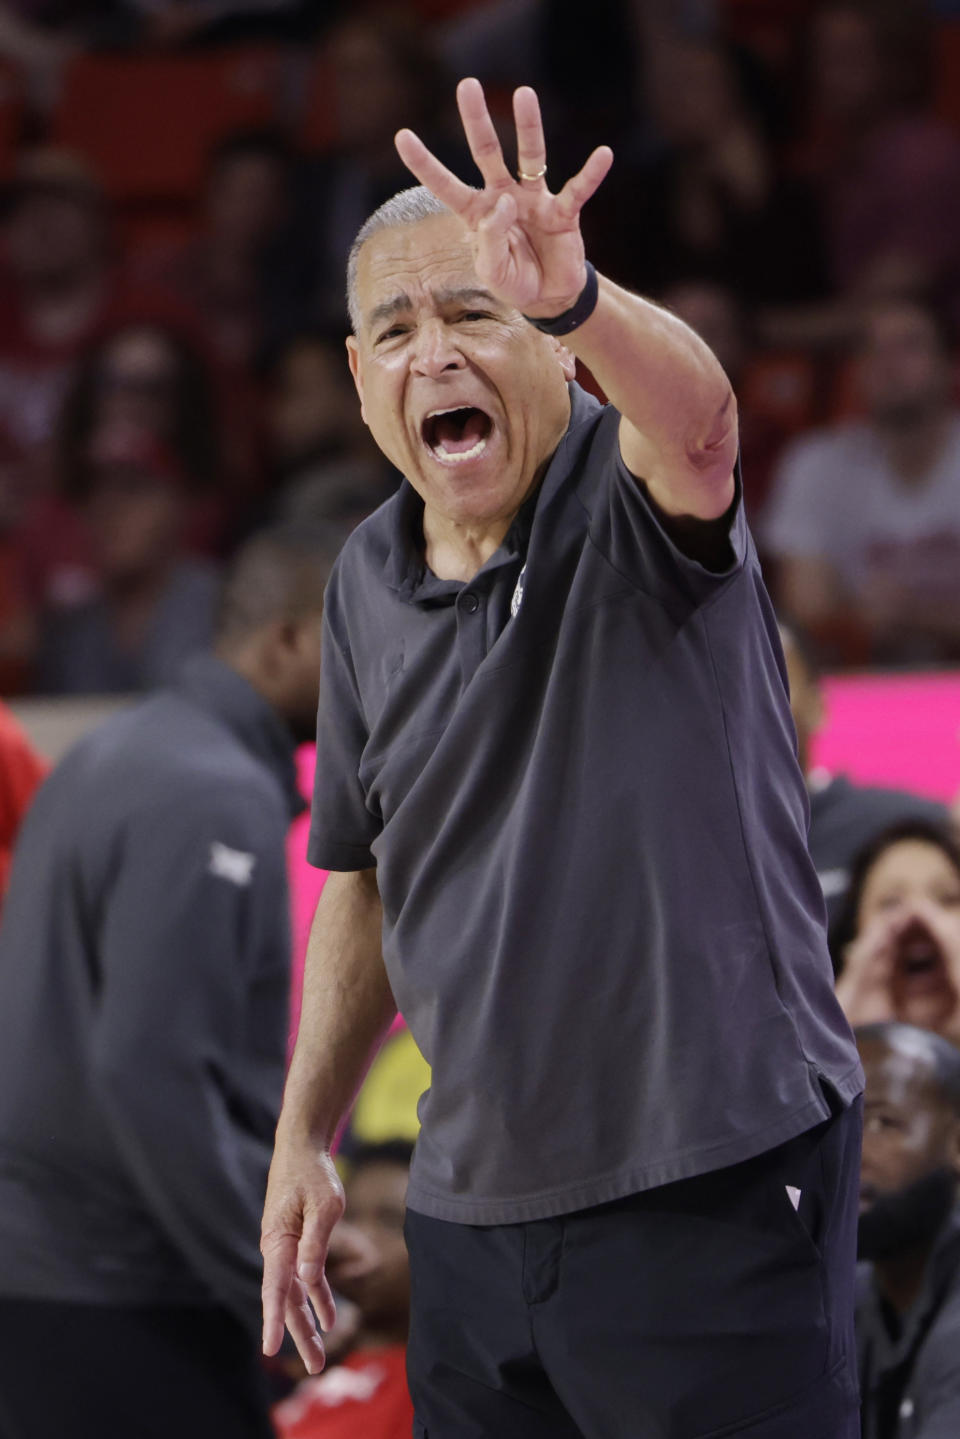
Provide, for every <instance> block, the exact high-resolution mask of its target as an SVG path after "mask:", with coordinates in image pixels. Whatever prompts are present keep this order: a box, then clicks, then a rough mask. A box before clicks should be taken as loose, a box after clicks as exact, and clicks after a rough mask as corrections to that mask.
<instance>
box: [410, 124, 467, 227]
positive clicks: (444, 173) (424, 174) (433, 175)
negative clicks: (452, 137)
mask: <svg viewBox="0 0 960 1439" xmlns="http://www.w3.org/2000/svg"><path fill="white" fill-rule="evenodd" d="M393 143H394V145H395V146H396V147H397V154H398V155H399V156H400V159H401V160H402V161H403V163H404V164H405V165H406V167H407V169H408V170H409V171H410V173H411V174H412V175H414V176H416V178H417V179H418V180H419V181H420V184H421V185H425V186H426V187H427V189H428V190H430V191H432V193H433V194H434V195H436V197H437V199H438V200H440V201H441V202H442V203H443V204H444V205H446V206H447V208H448V209H450V210H452V211H453V213H454V214H455V215H464V216H465V215H466V212H467V211H468V210H469V209H470V206H471V203H472V202H473V201H474V200H476V198H477V191H476V190H474V189H472V188H471V187H470V186H469V185H465V184H464V182H463V181H462V180H458V179H457V177H456V175H454V173H453V171H452V170H448V169H447V167H446V165H444V164H441V162H440V161H439V160H438V159H437V157H436V155H434V154H433V152H432V151H431V150H428V149H427V147H426V145H425V144H424V143H423V141H422V140H421V139H420V136H419V135H415V134H414V132H413V131H412V130H398V131H397V133H396V135H395V136H394V141H393Z"/></svg>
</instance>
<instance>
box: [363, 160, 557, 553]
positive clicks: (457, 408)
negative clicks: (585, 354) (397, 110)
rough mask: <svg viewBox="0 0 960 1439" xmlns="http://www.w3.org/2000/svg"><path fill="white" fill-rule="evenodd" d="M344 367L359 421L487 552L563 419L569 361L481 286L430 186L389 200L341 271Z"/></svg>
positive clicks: (441, 522)
mask: <svg viewBox="0 0 960 1439" xmlns="http://www.w3.org/2000/svg"><path fill="white" fill-rule="evenodd" d="M348 303H349V308H350V316H351V324H352V326H353V334H352V335H351V336H350V337H349V339H348V340H347V348H348V352H349V359H350V368H351V371H352V373H353V377H354V381H355V383H356V386H357V391H358V393H359V395H360V401H361V406H362V411H363V418H364V420H365V421H366V423H367V425H368V426H369V428H370V431H371V433H372V435H373V437H374V439H375V440H376V442H377V444H378V445H379V446H380V448H381V450H382V451H383V452H384V454H385V455H386V456H387V457H388V459H389V460H391V461H392V463H393V464H394V465H395V466H396V467H397V469H398V470H400V471H401V473H402V474H403V475H405V476H406V478H407V479H408V480H409V482H410V484H411V485H412V486H413V488H414V489H415V490H416V491H417V493H418V494H419V495H420V496H421V498H422V499H423V501H424V506H425V516H424V529H425V534H426V537H427V540H428V543H429V541H430V537H431V530H432V532H433V533H434V534H436V533H438V531H442V530H443V529H445V528H448V527H454V528H456V529H458V530H465V531H467V532H470V533H474V534H477V535H485V536H491V537H495V538H496V541H497V543H499V541H500V539H502V537H503V534H504V533H505V532H506V529H507V528H508V527H509V523H510V521H511V519H512V518H513V516H514V515H515V514H516V513H517V511H518V510H519V508H520V506H521V505H522V503H523V501H524V500H525V499H526V498H527V496H528V495H529V494H530V493H531V492H532V490H533V489H534V488H535V486H536V484H537V482H538V481H539V479H540V478H541V476H542V474H543V472H544V469H545V468H546V465H547V462H548V461H549V459H550V457H551V456H552V454H553V452H554V450H555V449H556V447H557V445H558V444H559V442H560V440H561V438H562V436H563V434H564V432H565V430H566V428H567V425H568V423H569V418H570V397H569V392H568V389H567V382H568V381H570V380H572V379H573V377H574V368H575V367H574V360H573V356H572V354H571V353H570V351H569V350H567V349H566V348H565V347H564V346H563V345H562V344H561V343H560V341H559V340H557V339H555V338H553V337H552V336H548V335H545V334H543V333H541V332H540V331H539V330H537V329H535V328H534V326H533V325H531V324H529V323H528V322H527V321H526V320H525V319H524V318H523V315H522V314H521V313H520V312H519V310H516V309H514V308H513V307H512V306H511V305H508V304H505V303H504V302H503V301H502V300H498V299H497V298H495V296H494V295H492V294H491V293H490V292H489V291H488V290H487V289H486V288H485V287H484V286H483V285H482V284H481V283H480V281H479V280H478V278H477V274H476V269H475V267H474V260H473V253H472V250H471V246H470V243H469V240H468V238H467V233H466V230H465V228H464V226H463V224H462V223H461V221H460V220H459V219H458V218H457V216H456V215H454V214H452V213H451V212H450V211H449V210H448V209H447V207H446V206H445V205H443V204H442V203H441V202H440V201H439V200H437V199H436V198H435V197H434V196H433V195H432V194H431V193H430V191H429V190H427V189H425V188H423V187H416V188H414V189H411V190H405V191H402V192H401V193H400V194H399V195H396V196H394V197H393V198H392V199H391V200H388V201H387V202H386V204H385V205H382V206H381V207H380V209H379V210H377V211H376V212H375V214H373V215H372V216H371V218H370V219H369V220H368V221H367V223H366V224H365V225H364V226H363V228H362V229H361V231H360V232H359V234H358V236H357V239H356V241H355V243H354V246H353V250H352V251H351V255H350V261H349V269H348Z"/></svg>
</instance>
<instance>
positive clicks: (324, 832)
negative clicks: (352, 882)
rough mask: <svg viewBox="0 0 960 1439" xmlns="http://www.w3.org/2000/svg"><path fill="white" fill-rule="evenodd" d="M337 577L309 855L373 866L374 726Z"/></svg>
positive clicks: (347, 865)
mask: <svg viewBox="0 0 960 1439" xmlns="http://www.w3.org/2000/svg"><path fill="white" fill-rule="evenodd" d="M334 586H335V577H334V578H333V579H331V582H330V586H329V587H328V590H327V601H326V606H325V612H324V621H323V625H324V628H323V660H322V668H321V674H320V702H319V708H318V711H317V767H316V772H315V775H314V782H313V805H312V808H311V815H310V837H309V841H308V844H307V859H308V860H309V861H310V863H311V864H312V865H315V866H316V867H317V868H318V869H333V870H356V869H370V868H372V866H373V865H375V864H376V860H375V859H374V857H373V855H372V853H371V850H370V846H371V845H372V844H373V841H374V840H375V839H376V837H377V835H378V834H379V832H380V822H379V819H378V818H377V816H376V815H374V814H372V813H371V811H370V810H369V809H368V808H367V803H366V796H365V794H364V790H363V786H362V785H361V783H360V758H361V756H362V754H363V750H364V746H365V745H366V743H367V739H368V731H367V725H366V720H365V717H364V713H363V706H362V703H361V700H360V692H359V688H358V685H357V680H356V674H355V671H354V667H353V663H352V659H351V655H350V651H349V648H348V647H347V645H346V643H345V641H344V640H341V639H340V638H339V636H338V634H337V629H338V626H337V623H336V615H337V602H336V591H335V588H334Z"/></svg>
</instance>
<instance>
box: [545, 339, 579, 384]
mask: <svg viewBox="0 0 960 1439" xmlns="http://www.w3.org/2000/svg"><path fill="white" fill-rule="evenodd" d="M551 339H552V340H553V343H554V345H555V346H556V350H557V359H558V360H559V362H560V368H561V370H562V371H563V378H564V379H565V380H567V381H568V382H569V381H570V380H575V379H576V378H577V361H576V358H575V357H574V355H573V353H572V352H571V351H570V350H568V349H567V347H566V345H562V344H561V343H560V341H559V340H558V339H557V338H556V336H551Z"/></svg>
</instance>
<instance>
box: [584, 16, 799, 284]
mask: <svg viewBox="0 0 960 1439" xmlns="http://www.w3.org/2000/svg"><path fill="white" fill-rule="evenodd" d="M649 104H650V111H651V119H652V122H653V126H654V130H655V133H656V136H657V138H658V141H659V143H658V144H655V148H654V152H653V154H652V155H650V156H648V157H643V156H641V157H640V158H639V159H637V160H635V161H634V162H633V163H628V164H624V163H623V161H622V160H621V162H620V163H619V164H617V165H615V166H614V168H613V170H612V171H611V175H610V192H609V194H607V195H606V196H605V197H604V195H603V192H602V191H601V192H600V194H599V195H598V199H600V200H601V201H602V204H601V205H598V206H597V210H596V213H595V214H594V215H593V216H592V217H591V220H590V233H589V237H588V239H587V248H588V251H589V252H590V253H592V254H595V255H597V256H598V257H599V258H598V261H597V263H598V264H601V263H602V264H603V265H604V266H605V268H607V269H609V270H610V271H611V273H613V274H614V275H616V277H617V278H618V279H620V280H622V281H624V282H625V283H627V284H631V285H634V286H636V287H637V288H639V289H640V290H642V291H644V292H649V291H651V290H653V291H657V292H659V291H662V290H663V289H664V288H665V287H667V286H668V285H671V284H674V283H676V282H677V281H678V280H681V279H684V278H685V277H686V276H688V275H691V274H696V275H701V276H704V277H707V278H709V279H711V280H713V281H715V282H717V283H720V284H722V285H725V286H729V287H730V288H731V289H732V290H734V291H735V292H736V293H737V294H738V295H740V296H741V297H742V298H743V299H745V300H747V301H748V302H760V301H764V302H772V301H800V300H807V299H810V298H815V297H817V296H819V295H821V294H822V293H823V291H824V289H825V285H826V274H825V270H824V268H823V265H822V263H821V245H820V233H819V222H818V217H817V213H816V210H815V207H814V204H813V200H812V197H811V195H810V194H809V193H808V192H807V190H806V188H805V186H804V184H803V182H802V181H798V180H794V179H790V178H789V177H784V176H782V175H781V174H778V171H777V168H776V164H775V158H774V155H773V153H772V150H771V146H770V143H769V141H768V139H767V136H766V134H765V132H764V128H763V123H762V119H761V116H760V114H759V113H758V110H757V107H756V106H755V105H754V104H753V103H752V101H751V99H750V97H749V96H748V93H747V89H746V86H745V84H744V82H743V77H742V75H741V73H740V71H739V70H738V67H737V63H736V60H735V58H734V57H733V56H732V55H731V54H729V53H728V52H727V51H726V50H724V49H723V48H722V47H721V46H719V45H717V44H714V43H710V42H707V41H697V42H694V41H681V40H679V39H678V40H675V41H673V42H671V43H666V44H662V45H660V46H659V47H658V48H657V50H656V52H655V53H654V54H653V55H652V56H651V60H650V64H649Z"/></svg>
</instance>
